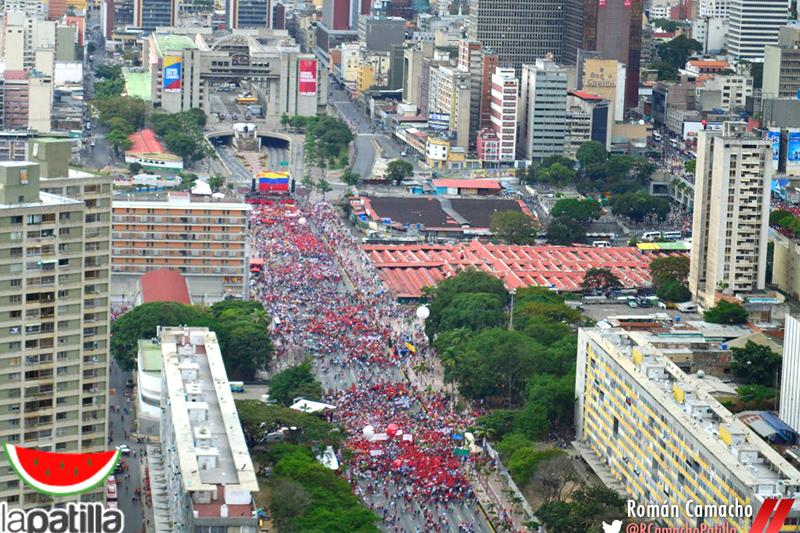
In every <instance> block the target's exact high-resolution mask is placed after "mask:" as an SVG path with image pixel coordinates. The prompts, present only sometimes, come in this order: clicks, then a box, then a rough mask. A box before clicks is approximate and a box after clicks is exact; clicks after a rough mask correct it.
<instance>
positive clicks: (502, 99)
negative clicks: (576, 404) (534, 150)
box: [491, 68, 519, 163]
mask: <svg viewBox="0 0 800 533" xmlns="http://www.w3.org/2000/svg"><path fill="white" fill-rule="evenodd" d="M518 100H519V80H518V79H517V77H516V75H515V74H514V69H512V68H498V69H497V70H496V71H495V73H494V74H492V104H491V128H492V129H493V130H494V132H495V134H496V135H497V138H498V139H499V148H500V149H499V155H498V158H497V160H498V161H499V162H501V163H502V162H511V161H514V156H515V153H516V148H517V101H518Z"/></svg>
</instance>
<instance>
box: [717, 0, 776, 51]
mask: <svg viewBox="0 0 800 533" xmlns="http://www.w3.org/2000/svg"><path fill="white" fill-rule="evenodd" d="M728 17H729V22H728V34H727V38H726V41H725V43H726V48H727V51H728V55H729V56H732V57H733V58H735V59H747V60H751V61H752V60H759V61H760V60H761V59H762V58H763V57H764V47H766V46H767V45H769V44H776V43H777V42H778V30H779V29H780V27H781V26H783V25H785V24H786V22H787V21H788V20H789V0H730V7H729V10H728Z"/></svg>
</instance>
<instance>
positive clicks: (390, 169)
mask: <svg viewBox="0 0 800 533" xmlns="http://www.w3.org/2000/svg"><path fill="white" fill-rule="evenodd" d="M413 173H414V165H412V164H411V163H409V162H408V161H403V160H402V159H395V160H394V161H389V164H388V165H386V174H385V175H384V176H385V177H386V179H388V180H389V181H392V182H394V183H395V185H400V182H402V181H403V180H404V179H406V178H408V177H410V176H411V175H412V174H413Z"/></svg>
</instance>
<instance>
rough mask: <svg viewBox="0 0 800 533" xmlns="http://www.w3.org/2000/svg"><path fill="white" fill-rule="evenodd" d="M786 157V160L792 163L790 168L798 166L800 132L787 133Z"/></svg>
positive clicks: (799, 163) (799, 160) (799, 162)
mask: <svg viewBox="0 0 800 533" xmlns="http://www.w3.org/2000/svg"><path fill="white" fill-rule="evenodd" d="M787 153H788V156H787V157H786V160H787V161H789V162H790V163H794V165H792V166H799V165H800V131H790V132H789V146H788V147H787Z"/></svg>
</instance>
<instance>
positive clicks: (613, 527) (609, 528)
mask: <svg viewBox="0 0 800 533" xmlns="http://www.w3.org/2000/svg"><path fill="white" fill-rule="evenodd" d="M620 529H622V520H614V521H613V522H611V523H610V524H606V523H605V522H603V533H619V530H620Z"/></svg>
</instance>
